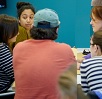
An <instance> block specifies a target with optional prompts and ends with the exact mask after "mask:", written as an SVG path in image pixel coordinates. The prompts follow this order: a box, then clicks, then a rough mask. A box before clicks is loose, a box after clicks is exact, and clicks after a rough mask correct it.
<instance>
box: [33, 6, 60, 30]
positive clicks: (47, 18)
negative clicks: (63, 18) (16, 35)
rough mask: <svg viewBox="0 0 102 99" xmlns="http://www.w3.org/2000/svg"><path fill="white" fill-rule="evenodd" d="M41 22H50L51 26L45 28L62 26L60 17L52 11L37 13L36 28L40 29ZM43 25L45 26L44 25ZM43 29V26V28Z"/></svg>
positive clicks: (35, 16) (44, 10)
mask: <svg viewBox="0 0 102 99" xmlns="http://www.w3.org/2000/svg"><path fill="white" fill-rule="evenodd" d="M40 22H48V23H49V26H47V27H46V26H45V27H44V28H53V27H57V26H59V25H60V21H59V17H58V15H57V13H56V12H55V11H54V10H52V9H48V8H45V9H42V10H39V11H37V12H36V13H35V15H34V27H37V28H40V27H39V23H40ZM42 25H43V24H42ZM41 28H43V26H41Z"/></svg>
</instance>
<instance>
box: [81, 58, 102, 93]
mask: <svg viewBox="0 0 102 99" xmlns="http://www.w3.org/2000/svg"><path fill="white" fill-rule="evenodd" d="M80 72H81V86H82V90H83V91H84V92H85V93H87V92H88V91H93V90H102V56H96V57H93V58H90V59H87V60H84V61H83V63H82V64H81V66H80Z"/></svg>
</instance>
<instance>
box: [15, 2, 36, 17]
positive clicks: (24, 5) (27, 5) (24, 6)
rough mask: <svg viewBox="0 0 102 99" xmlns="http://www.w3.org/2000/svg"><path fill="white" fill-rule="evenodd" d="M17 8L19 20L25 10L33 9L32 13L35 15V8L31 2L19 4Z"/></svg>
mask: <svg viewBox="0 0 102 99" xmlns="http://www.w3.org/2000/svg"><path fill="white" fill-rule="evenodd" d="M16 8H17V16H18V18H20V16H21V14H22V12H23V11H24V10H26V9H31V10H32V12H33V13H34V14H35V8H34V7H33V5H32V4H30V3H29V2H17V4H16Z"/></svg>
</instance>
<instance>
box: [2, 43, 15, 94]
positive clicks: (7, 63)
mask: <svg viewBox="0 0 102 99" xmlns="http://www.w3.org/2000/svg"><path fill="white" fill-rule="evenodd" d="M13 81H14V72H13V66H12V54H11V52H10V50H9V48H8V46H7V45H6V44H5V43H0V93H1V92H6V91H7V90H8V89H9V88H10V86H11V84H12V83H13Z"/></svg>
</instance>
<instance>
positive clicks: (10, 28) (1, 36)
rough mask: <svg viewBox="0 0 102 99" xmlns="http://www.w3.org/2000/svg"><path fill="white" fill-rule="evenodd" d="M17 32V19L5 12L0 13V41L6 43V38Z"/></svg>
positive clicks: (13, 35)
mask: <svg viewBox="0 0 102 99" xmlns="http://www.w3.org/2000/svg"><path fill="white" fill-rule="evenodd" d="M17 34H18V20H17V19H16V18H14V17H12V16H8V15H6V14H1V15H0V42H4V43H6V44H7V45H8V40H9V39H11V38H13V37H15V36H16V35H17Z"/></svg>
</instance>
